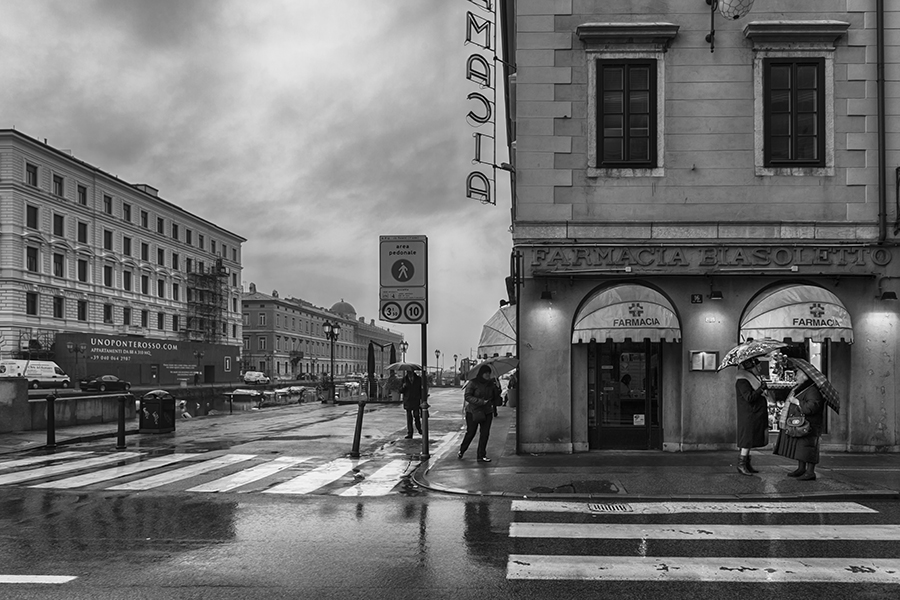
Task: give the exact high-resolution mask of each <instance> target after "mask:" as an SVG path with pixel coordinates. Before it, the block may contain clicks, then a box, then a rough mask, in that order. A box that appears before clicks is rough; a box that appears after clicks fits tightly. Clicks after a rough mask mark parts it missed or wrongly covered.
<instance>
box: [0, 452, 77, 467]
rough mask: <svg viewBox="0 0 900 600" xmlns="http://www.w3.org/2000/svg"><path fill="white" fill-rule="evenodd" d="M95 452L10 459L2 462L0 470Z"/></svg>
mask: <svg viewBox="0 0 900 600" xmlns="http://www.w3.org/2000/svg"><path fill="white" fill-rule="evenodd" d="M91 454H93V452H58V453H56V454H47V455H46V456H30V457H28V458H20V459H17V460H9V461H6V462H3V463H0V471H2V470H6V469H14V468H16V467H24V466H27V465H33V464H38V463H45V462H51V461H54V460H66V459H69V458H76V457H78V458H86V457H88V456H90V455H91Z"/></svg>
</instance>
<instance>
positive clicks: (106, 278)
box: [103, 265, 113, 287]
mask: <svg viewBox="0 0 900 600" xmlns="http://www.w3.org/2000/svg"><path fill="white" fill-rule="evenodd" d="M103 285H105V286H106V287H112V286H113V268H112V266H110V265H103Z"/></svg>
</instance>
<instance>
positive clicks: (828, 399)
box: [787, 357, 841, 413]
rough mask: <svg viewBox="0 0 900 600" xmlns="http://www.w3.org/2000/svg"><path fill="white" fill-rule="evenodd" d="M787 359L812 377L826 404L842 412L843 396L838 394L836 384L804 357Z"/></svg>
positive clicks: (793, 365) (837, 411)
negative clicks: (832, 383)
mask: <svg viewBox="0 0 900 600" xmlns="http://www.w3.org/2000/svg"><path fill="white" fill-rule="evenodd" d="M787 360H788V364H790V365H791V366H792V367H796V368H798V369H800V370H801V371H803V372H804V373H806V374H807V375H808V376H809V378H810V379H812V382H813V384H814V385H815V386H816V387H817V388H819V393H820V394H822V398H824V399H825V404H827V405H828V406H829V407H830V408H831V410H833V411H834V412H836V413H839V412H841V397H840V396H839V395H838V391H837V390H836V389H834V386H833V385H831V382H830V381H828V380H827V379H826V378H825V375H824V374H823V373H822V371H820V370H818V369H817V368H815V367H814V366H812V365H811V364H810V363H809V362H807V361H805V360H803V359H802V358H790V357H789V358H788V359H787Z"/></svg>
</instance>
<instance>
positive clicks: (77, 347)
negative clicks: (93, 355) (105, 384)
mask: <svg viewBox="0 0 900 600" xmlns="http://www.w3.org/2000/svg"><path fill="white" fill-rule="evenodd" d="M66 350H68V351H69V353H70V354H74V355H75V374H76V377H77V375H78V355H79V354H84V353H85V352H87V344H75V343H73V342H66ZM85 360H87V359H85ZM85 371H87V369H85ZM84 376H85V377H87V373H85V374H84Z"/></svg>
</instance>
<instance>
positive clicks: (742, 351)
mask: <svg viewBox="0 0 900 600" xmlns="http://www.w3.org/2000/svg"><path fill="white" fill-rule="evenodd" d="M787 346H788V345H787V344H785V343H784V342H779V341H778V340H772V339H764V340H750V341H749V342H744V343H742V344H738V345H737V346H735V347H734V348H732V349H731V350H729V351H728V354H726V355H725V358H723V359H722V364H720V365H719V368H718V369H716V371H721V370H722V369H724V368H726V367H737V366H740V364H741V363H742V362H744V361H745V360H750V359H751V358H756V357H758V356H765V355H766V354H768V353H770V352H772V351H774V350H778V349H779V348H787Z"/></svg>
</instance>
